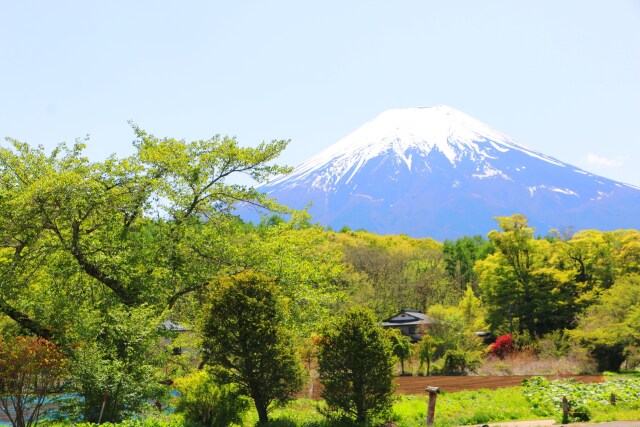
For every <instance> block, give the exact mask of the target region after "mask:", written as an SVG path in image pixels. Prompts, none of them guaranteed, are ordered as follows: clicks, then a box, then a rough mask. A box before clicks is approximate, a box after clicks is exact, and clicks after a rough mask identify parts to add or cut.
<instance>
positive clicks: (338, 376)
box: [317, 308, 394, 423]
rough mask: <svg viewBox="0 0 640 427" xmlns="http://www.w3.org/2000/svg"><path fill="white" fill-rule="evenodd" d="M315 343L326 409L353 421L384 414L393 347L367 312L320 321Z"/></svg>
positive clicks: (388, 402) (387, 405) (389, 401)
mask: <svg viewBox="0 0 640 427" xmlns="http://www.w3.org/2000/svg"><path fill="white" fill-rule="evenodd" d="M317 342H318V346H319V347H320V348H319V353H318V370H319V373H320V382H321V383H322V385H323V390H322V397H323V398H324V399H325V401H326V403H327V414H328V415H329V416H331V417H346V418H350V419H352V420H355V421H356V422H357V423H365V422H366V421H368V420H371V419H373V418H376V417H380V416H383V415H385V414H387V412H388V411H389V410H390V409H391V405H392V403H393V396H392V395H393V388H394V387H393V382H392V380H393V365H394V363H393V359H394V358H393V350H392V348H391V342H390V340H389V337H388V334H387V333H386V332H385V331H384V330H383V329H382V327H380V326H379V325H378V323H377V322H376V319H375V318H374V316H373V313H371V312H370V311H368V310H364V309H359V308H354V309H351V310H349V311H347V312H346V313H345V314H344V315H343V316H341V317H339V318H337V319H335V320H334V321H333V322H331V323H327V324H326V325H325V326H324V328H323V329H322V332H321V333H320V335H319V338H318V340H317Z"/></svg>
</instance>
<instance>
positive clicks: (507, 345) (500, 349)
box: [489, 334, 514, 359]
mask: <svg viewBox="0 0 640 427" xmlns="http://www.w3.org/2000/svg"><path fill="white" fill-rule="evenodd" d="M513 350H514V343H513V337H512V336H511V334H505V335H500V336H499V337H498V338H497V339H496V342H495V343H493V345H492V346H491V349H490V350H489V351H490V352H491V354H493V355H495V356H497V357H498V358H500V359H504V358H505V357H506V356H507V355H508V354H510V353H511V352H512V351H513Z"/></svg>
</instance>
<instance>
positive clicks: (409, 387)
mask: <svg viewBox="0 0 640 427" xmlns="http://www.w3.org/2000/svg"><path fill="white" fill-rule="evenodd" d="M531 377H533V375H511V376H432V377H423V376H404V377H396V379H395V383H396V384H397V388H396V394H398V395H424V394H425V391H424V389H425V387H427V386H431V387H440V389H441V391H443V392H447V393H455V392H458V391H468V390H481V389H485V390H495V389H498V388H505V387H516V386H520V385H522V380H524V379H529V378H531ZM545 378H548V379H550V380H555V379H562V378H566V377H565V376H561V375H545ZM571 378H574V379H575V380H576V381H580V382H583V383H598V382H602V381H604V377H603V376H602V375H572V376H571ZM320 391H321V385H320V383H319V382H318V381H314V384H313V386H309V387H308V389H307V392H306V393H304V394H303V395H301V397H306V398H309V399H313V400H319V399H320Z"/></svg>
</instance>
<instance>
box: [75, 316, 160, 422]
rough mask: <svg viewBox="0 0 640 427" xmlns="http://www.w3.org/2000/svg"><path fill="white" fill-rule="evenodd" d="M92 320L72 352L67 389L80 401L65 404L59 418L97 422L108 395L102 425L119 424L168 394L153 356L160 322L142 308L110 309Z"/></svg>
mask: <svg viewBox="0 0 640 427" xmlns="http://www.w3.org/2000/svg"><path fill="white" fill-rule="evenodd" d="M93 318H94V319H95V320H94V322H93V323H86V324H85V325H83V326H82V327H81V329H80V330H79V331H77V333H78V334H79V335H80V337H81V341H80V342H81V343H82V344H81V346H79V347H78V348H76V349H74V358H73V360H72V362H71V375H70V384H69V386H70V388H71V390H72V391H73V393H72V394H73V395H77V396H78V397H79V398H78V399H73V398H67V399H66V400H65V405H64V408H63V412H65V413H67V415H68V416H69V417H71V418H72V419H77V418H78V415H80V417H81V418H82V419H85V420H87V421H90V422H97V421H98V419H99V417H100V412H101V411H102V403H103V399H104V396H105V394H106V395H107V398H106V404H105V407H104V411H102V412H103V414H102V421H109V422H119V421H122V420H123V419H125V418H127V417H131V416H134V415H136V414H137V413H139V412H141V411H142V410H144V409H145V408H146V407H147V406H148V401H153V400H159V399H162V397H163V396H164V394H165V393H166V390H165V389H164V388H163V387H162V386H161V384H160V378H159V377H158V375H157V369H156V366H158V365H159V364H160V360H158V359H157V357H155V355H154V354H153V349H154V348H155V346H156V343H157V341H158V339H159V328H158V320H157V317H156V315H155V314H154V312H153V310H152V309H151V308H149V307H146V306H140V307H132V308H128V309H127V308H124V307H122V306H114V307H111V309H110V310H109V312H107V313H95V315H94V317H93ZM98 319H99V320H100V321H96V320H98Z"/></svg>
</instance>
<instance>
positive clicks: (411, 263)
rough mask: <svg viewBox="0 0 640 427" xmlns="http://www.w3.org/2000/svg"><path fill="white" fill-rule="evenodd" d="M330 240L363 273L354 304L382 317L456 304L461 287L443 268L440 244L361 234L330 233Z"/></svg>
mask: <svg viewBox="0 0 640 427" xmlns="http://www.w3.org/2000/svg"><path fill="white" fill-rule="evenodd" d="M329 239H330V242H331V243H332V244H335V245H336V246H337V247H338V248H340V250H341V251H342V253H343V256H344V261H345V262H346V263H347V264H348V265H350V266H352V267H353V269H354V270H355V272H356V273H357V274H358V275H359V277H358V279H359V280H358V281H357V282H356V283H357V284H358V285H359V286H357V287H355V288H354V289H352V300H353V302H354V303H356V304H361V305H365V306H367V307H369V308H371V309H372V310H373V311H374V313H375V314H376V315H377V316H379V317H384V316H388V315H389V313H393V312H396V311H397V310H398V309H399V308H402V307H412V308H416V309H420V310H422V311H425V310H426V308H427V307H428V305H430V304H433V303H437V302H439V303H455V302H457V301H458V299H459V297H460V294H461V289H459V288H456V287H454V286H451V280H450V279H449V278H448V276H447V274H446V271H445V270H444V264H443V261H442V245H441V244H440V243H438V242H436V241H434V240H431V239H412V238H409V237H407V236H404V235H400V236H377V235H375V234H372V233H368V232H363V231H358V232H345V233H332V234H330V236H329Z"/></svg>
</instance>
